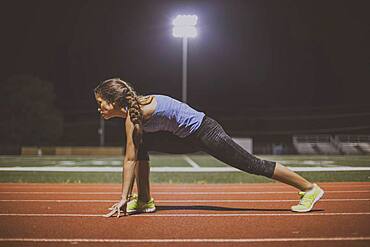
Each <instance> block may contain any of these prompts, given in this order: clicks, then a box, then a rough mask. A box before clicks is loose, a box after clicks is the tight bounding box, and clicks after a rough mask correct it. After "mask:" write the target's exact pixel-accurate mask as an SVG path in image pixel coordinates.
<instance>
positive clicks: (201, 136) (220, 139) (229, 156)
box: [138, 116, 276, 178]
mask: <svg viewBox="0 0 370 247" xmlns="http://www.w3.org/2000/svg"><path fill="white" fill-rule="evenodd" d="M148 151H158V152H165V153H172V154H184V153H194V152H197V151H204V152H206V153H208V154H210V155H212V156H213V157H215V158H217V159H219V160H220V161H222V162H224V163H226V164H228V165H230V166H233V167H235V168H238V169H240V170H242V171H245V172H248V173H252V174H256V175H262V176H265V177H269V178H271V177H272V175H273V174H274V170H275V166H276V163H275V162H272V161H267V160H261V159H259V158H257V157H255V156H254V155H252V154H250V153H248V152H247V151H246V150H245V149H243V148H242V147H241V146H239V145H238V144H237V143H235V142H234V141H233V140H232V138H231V137H230V136H229V135H228V134H226V132H225V131H224V129H223V128H222V127H221V125H220V124H219V123H218V122H217V121H216V120H214V119H212V118H210V117H207V116H205V117H204V119H203V121H202V124H201V125H200V127H199V128H198V129H197V130H196V131H195V132H194V133H192V134H191V135H189V136H187V137H185V138H180V137H178V136H176V135H174V134H172V133H170V132H167V131H160V132H154V133H144V135H143V142H142V145H141V146H140V147H139V150H138V159H139V160H149V155H148Z"/></svg>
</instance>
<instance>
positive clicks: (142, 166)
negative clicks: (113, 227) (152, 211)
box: [135, 160, 151, 202]
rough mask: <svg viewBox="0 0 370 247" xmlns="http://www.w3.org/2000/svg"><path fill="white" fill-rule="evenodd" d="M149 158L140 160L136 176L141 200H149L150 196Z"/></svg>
mask: <svg viewBox="0 0 370 247" xmlns="http://www.w3.org/2000/svg"><path fill="white" fill-rule="evenodd" d="M149 173H150V167H149V160H139V164H138V165H137V166H136V170H135V178H136V186H137V193H138V197H139V200H140V201H142V202H148V201H149V200H150V198H151V196H150V185H149Z"/></svg>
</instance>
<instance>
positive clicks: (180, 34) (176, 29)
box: [172, 15, 198, 38]
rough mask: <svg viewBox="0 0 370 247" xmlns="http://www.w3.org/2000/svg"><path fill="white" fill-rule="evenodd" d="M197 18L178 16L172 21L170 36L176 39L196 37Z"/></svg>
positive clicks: (193, 16) (194, 16)
mask: <svg viewBox="0 0 370 247" xmlns="http://www.w3.org/2000/svg"><path fill="white" fill-rule="evenodd" d="M197 21H198V16H196V15H178V16H176V18H175V19H174V20H173V21H172V25H173V29H172V35H173V36H174V37H176V38H194V37H196V36H197V34H198V33H197V29H196V28H195V26H196V25H197Z"/></svg>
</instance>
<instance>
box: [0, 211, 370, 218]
mask: <svg viewBox="0 0 370 247" xmlns="http://www.w3.org/2000/svg"><path fill="white" fill-rule="evenodd" d="M364 215H370V212H355V213H312V212H311V213H279V214H273V213H259V214H252V213H245V214H155V213H152V214H137V215H131V216H129V217H271V216H276V217H281V216H283V217H285V216H364ZM1 216H3V217H9V216H16V217H18V216H20V217H103V216H104V215H103V214H11V213H9V214H6V213H0V217H1Z"/></svg>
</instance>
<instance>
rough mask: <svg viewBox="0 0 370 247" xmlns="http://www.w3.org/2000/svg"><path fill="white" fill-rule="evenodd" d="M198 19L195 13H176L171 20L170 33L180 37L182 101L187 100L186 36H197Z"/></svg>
mask: <svg viewBox="0 0 370 247" xmlns="http://www.w3.org/2000/svg"><path fill="white" fill-rule="evenodd" d="M197 21H198V16H196V15H178V16H176V18H175V19H174V20H173V21H172V25H173V29H172V35H173V36H174V37H176V38H182V101H183V102H184V103H186V101H187V63H188V38H195V37H196V36H197V34H198V33H197V29H196V28H195V26H196V24H197Z"/></svg>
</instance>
